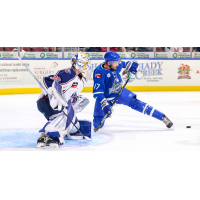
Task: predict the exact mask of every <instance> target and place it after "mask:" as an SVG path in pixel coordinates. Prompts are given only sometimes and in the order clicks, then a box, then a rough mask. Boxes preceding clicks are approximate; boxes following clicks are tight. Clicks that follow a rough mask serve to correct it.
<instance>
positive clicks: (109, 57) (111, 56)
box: [104, 51, 121, 65]
mask: <svg viewBox="0 0 200 200" xmlns="http://www.w3.org/2000/svg"><path fill="white" fill-rule="evenodd" d="M104 59H105V61H106V63H107V62H110V65H112V64H114V63H118V64H120V63H121V58H120V56H119V54H118V53H116V52H114V51H109V52H107V53H106V54H105V55H104Z"/></svg>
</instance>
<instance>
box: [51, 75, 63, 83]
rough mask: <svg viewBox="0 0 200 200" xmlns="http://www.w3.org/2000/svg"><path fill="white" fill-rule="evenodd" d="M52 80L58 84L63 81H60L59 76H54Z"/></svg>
mask: <svg viewBox="0 0 200 200" xmlns="http://www.w3.org/2000/svg"><path fill="white" fill-rule="evenodd" d="M50 79H53V80H55V81H56V82H59V81H61V79H60V78H59V77H58V76H57V75H54V77H50Z"/></svg>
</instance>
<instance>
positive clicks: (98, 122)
mask: <svg viewBox="0 0 200 200" xmlns="http://www.w3.org/2000/svg"><path fill="white" fill-rule="evenodd" d="M102 119H103V117H94V118H93V126H94V128H97V127H98V126H99V124H100V123H101V121H102ZM104 123H105V121H104ZM104 123H103V124H102V125H101V127H100V128H102V127H103V126H104Z"/></svg>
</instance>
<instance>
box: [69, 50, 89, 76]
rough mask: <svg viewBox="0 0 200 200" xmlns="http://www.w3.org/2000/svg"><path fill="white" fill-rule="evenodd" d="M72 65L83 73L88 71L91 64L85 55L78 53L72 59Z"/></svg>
mask: <svg viewBox="0 0 200 200" xmlns="http://www.w3.org/2000/svg"><path fill="white" fill-rule="evenodd" d="M71 64H72V66H73V67H75V68H76V69H78V70H80V71H81V72H82V73H84V72H86V71H87V70H88V65H89V64H90V59H89V58H88V56H87V55H86V54H84V53H77V54H76V55H74V56H73V57H72V59H71Z"/></svg>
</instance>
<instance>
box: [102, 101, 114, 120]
mask: <svg viewBox="0 0 200 200" xmlns="http://www.w3.org/2000/svg"><path fill="white" fill-rule="evenodd" d="M101 108H102V110H103V111H104V113H105V115H106V114H107V115H108V116H111V114H112V111H111V109H110V105H109V103H108V102H107V100H106V99H103V100H102V101H101Z"/></svg>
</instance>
